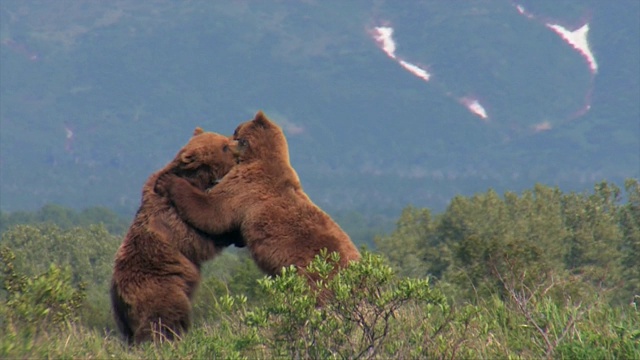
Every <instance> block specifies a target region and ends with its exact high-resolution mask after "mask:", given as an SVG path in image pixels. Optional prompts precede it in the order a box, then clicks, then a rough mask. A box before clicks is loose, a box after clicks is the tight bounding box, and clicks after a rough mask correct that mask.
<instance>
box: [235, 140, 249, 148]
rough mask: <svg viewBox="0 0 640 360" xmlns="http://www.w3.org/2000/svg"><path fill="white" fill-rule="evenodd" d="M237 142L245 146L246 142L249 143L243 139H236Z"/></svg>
mask: <svg viewBox="0 0 640 360" xmlns="http://www.w3.org/2000/svg"><path fill="white" fill-rule="evenodd" d="M238 144H240V146H242V147H245V146H247V144H249V142H248V141H247V140H245V139H238Z"/></svg>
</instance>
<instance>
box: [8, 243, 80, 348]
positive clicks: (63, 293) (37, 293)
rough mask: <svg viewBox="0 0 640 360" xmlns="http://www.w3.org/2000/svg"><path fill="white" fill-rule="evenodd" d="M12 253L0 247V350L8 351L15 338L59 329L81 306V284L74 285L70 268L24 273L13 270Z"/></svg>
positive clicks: (13, 256) (56, 267)
mask: <svg viewBox="0 0 640 360" xmlns="http://www.w3.org/2000/svg"><path fill="white" fill-rule="evenodd" d="M14 260H15V255H14V254H13V252H11V250H10V249H9V248H7V247H5V246H3V247H2V248H0V261H1V263H0V266H1V267H2V268H1V270H2V290H3V292H5V294H4V296H3V301H2V303H1V304H0V319H1V320H0V335H1V336H0V337H1V338H2V339H3V340H2V341H0V349H1V350H2V352H3V353H4V352H9V351H11V349H12V348H13V347H14V346H15V344H14V343H13V342H14V340H15V339H16V338H21V337H24V336H27V337H35V336H38V335H39V334H40V333H41V332H43V331H51V330H52V329H54V328H57V329H59V328H61V327H62V326H64V325H68V324H69V323H70V322H71V321H74V320H77V316H78V313H77V310H78V309H79V308H80V307H81V306H82V303H83V300H84V297H85V292H84V284H78V285H77V286H74V285H73V283H72V281H71V271H70V269H69V268H60V267H58V266H56V265H55V264H51V266H50V267H49V268H48V269H47V271H45V272H43V273H40V274H36V275H32V276H27V275H24V274H21V273H17V272H16V268H15V266H14V264H13V261H14Z"/></svg>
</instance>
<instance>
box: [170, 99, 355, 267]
mask: <svg viewBox="0 0 640 360" xmlns="http://www.w3.org/2000/svg"><path fill="white" fill-rule="evenodd" d="M229 146H230V148H231V150H232V151H233V152H234V153H235V154H236V156H238V160H239V164H238V165H236V166H235V167H234V168H233V169H232V170H231V171H230V172H229V173H228V174H227V175H226V176H225V177H224V178H223V179H222V180H221V181H220V183H219V184H218V185H217V186H216V187H214V188H213V189H211V191H210V192H208V193H205V192H203V191H202V190H200V189H198V188H197V187H194V186H193V185H191V184H189V183H188V182H187V181H184V179H180V178H177V177H175V176H163V177H162V178H160V179H159V180H158V186H159V187H163V188H164V189H165V190H166V191H167V192H168V193H169V197H170V198H171V200H172V202H173V203H174V205H175V207H176V209H177V210H178V212H179V213H180V215H181V216H182V217H183V218H184V219H185V220H186V221H187V222H188V223H190V224H192V225H193V226H194V227H196V228H198V229H201V230H202V231H204V232H207V233H210V234H220V233H223V232H226V231H230V230H236V229H239V230H240V231H241V234H242V237H243V238H244V241H245V244H246V245H247V247H248V249H249V250H250V252H251V254H252V256H253V258H254V260H255V261H256V263H257V264H258V266H259V267H260V268H261V269H262V270H263V271H264V272H266V273H267V274H270V275H275V274H278V273H279V272H280V271H281V270H282V268H283V267H286V266H289V265H295V266H296V267H297V268H298V269H299V271H300V270H301V271H304V270H303V269H304V268H305V267H306V266H307V265H309V263H310V262H311V261H312V260H313V258H314V257H315V255H317V254H319V253H320V251H321V250H322V249H323V248H326V249H327V251H328V252H329V253H331V252H338V253H339V254H340V263H339V264H338V265H339V266H340V267H344V266H346V265H348V263H349V262H350V261H353V260H358V259H360V254H359V252H358V250H357V248H356V247H355V246H354V244H353V243H352V242H351V239H350V238H349V236H348V235H347V234H346V233H345V232H344V231H343V230H342V229H341V228H340V226H339V225H338V224H337V223H335V222H334V221H333V220H332V219H331V218H330V217H329V215H327V214H326V213H325V212H324V211H322V210H321V209H320V208H319V207H317V206H316V205H315V204H314V203H313V202H312V201H311V199H309V197H308V196H307V195H306V194H305V192H304V191H303V190H302V186H301V184H300V180H299V179H298V175H297V174H296V172H295V170H294V169H293V168H292V167H291V164H290V162H289V150H288V146H287V141H286V139H285V136H284V133H283V132H282V129H280V128H279V127H278V126H277V125H276V124H274V123H273V122H271V121H270V120H269V119H267V117H266V116H265V115H264V114H263V113H262V112H259V113H258V114H257V115H256V116H255V119H254V120H251V121H247V122H245V123H243V124H241V125H240V126H238V128H237V129H236V131H235V133H234V141H232V142H231V143H230V145H229ZM308 275H309V276H311V280H314V279H313V275H310V274H308Z"/></svg>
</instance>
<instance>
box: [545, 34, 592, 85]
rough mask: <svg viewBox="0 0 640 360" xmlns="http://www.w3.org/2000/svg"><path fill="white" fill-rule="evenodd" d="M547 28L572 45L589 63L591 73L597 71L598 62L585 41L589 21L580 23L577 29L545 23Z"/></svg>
mask: <svg viewBox="0 0 640 360" xmlns="http://www.w3.org/2000/svg"><path fill="white" fill-rule="evenodd" d="M546 25H547V27H548V28H550V29H551V30H553V31H555V32H556V33H557V34H558V35H560V37H561V38H563V39H564V40H565V41H566V42H567V43H569V45H571V46H573V48H574V49H576V50H577V51H578V52H579V53H580V54H582V56H584V58H585V59H586V60H587V63H588V64H589V69H590V70H591V73H593V74H595V73H597V72H598V63H597V62H596V58H595V56H593V52H591V49H590V48H589V42H588V41H587V35H588V34H589V23H586V24H584V25H582V27H580V28H579V29H576V30H574V31H569V30H567V29H565V28H564V27H562V26H560V25H557V24H546Z"/></svg>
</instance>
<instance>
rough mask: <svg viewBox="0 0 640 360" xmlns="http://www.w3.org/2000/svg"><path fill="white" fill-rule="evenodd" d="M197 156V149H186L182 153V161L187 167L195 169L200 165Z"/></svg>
mask: <svg viewBox="0 0 640 360" xmlns="http://www.w3.org/2000/svg"><path fill="white" fill-rule="evenodd" d="M197 158H198V157H197V156H196V154H195V151H193V150H185V151H183V152H182V153H180V162H181V163H182V165H183V167H184V168H185V169H193V168H196V167H197V166H198V164H197V161H196V160H197Z"/></svg>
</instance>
